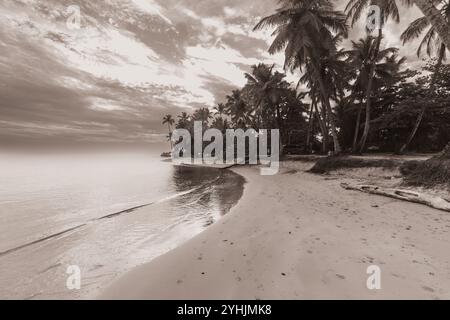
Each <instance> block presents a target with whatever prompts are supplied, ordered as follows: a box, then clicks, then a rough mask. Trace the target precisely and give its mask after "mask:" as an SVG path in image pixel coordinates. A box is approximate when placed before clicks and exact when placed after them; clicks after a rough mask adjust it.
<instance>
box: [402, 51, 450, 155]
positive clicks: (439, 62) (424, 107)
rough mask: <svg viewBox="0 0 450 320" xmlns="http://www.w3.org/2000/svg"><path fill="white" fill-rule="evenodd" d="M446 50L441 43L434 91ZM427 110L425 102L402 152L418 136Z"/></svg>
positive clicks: (432, 83)
mask: <svg viewBox="0 0 450 320" xmlns="http://www.w3.org/2000/svg"><path fill="white" fill-rule="evenodd" d="M445 50H447V48H446V47H445V44H442V45H441V50H440V51H439V58H438V61H437V63H436V69H435V70H434V74H433V77H432V78H431V83H430V90H431V91H432V92H433V91H434V89H435V85H436V80H437V75H438V72H439V69H440V68H441V66H442V61H443V60H444V56H445ZM426 111H427V104H424V105H423V107H422V108H421V110H420V113H419V116H418V117H417V120H416V123H415V124H414V128H413V130H412V131H411V133H410V135H409V137H408V139H407V140H406V143H405V144H404V145H403V146H402V147H401V149H400V151H399V153H400V154H403V153H405V151H406V149H407V148H408V146H409V145H410V144H411V142H412V140H413V139H414V137H415V136H416V133H417V131H418V130H419V127H420V124H421V123H422V120H423V117H424V116H425V112H426Z"/></svg>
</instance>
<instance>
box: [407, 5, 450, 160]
mask: <svg viewBox="0 0 450 320" xmlns="http://www.w3.org/2000/svg"><path fill="white" fill-rule="evenodd" d="M435 2H436V3H439V4H440V6H441V8H440V12H441V14H442V16H443V17H444V19H445V21H447V23H450V2H449V1H448V0H436V1H435ZM427 28H428V31H427V32H426V33H425V36H424V37H423V39H422V41H421V42H420V45H419V47H418V49H417V56H418V57H420V55H421V53H422V50H423V48H424V47H426V53H427V55H428V56H430V57H431V56H433V55H434V54H436V55H437V57H438V58H437V62H436V66H435V71H434V74H433V76H432V77H431V82H430V90H432V91H434V89H435V84H436V79H437V75H438V72H439V69H440V67H441V65H442V62H443V61H444V60H445V59H446V51H447V47H446V45H445V43H444V42H443V41H442V39H441V38H440V37H439V34H438V32H437V28H436V26H435V25H432V24H431V23H430V22H429V20H428V19H427V17H421V18H418V19H416V20H415V21H413V22H412V23H411V24H410V25H409V27H408V28H407V29H406V30H405V32H403V34H402V36H401V39H402V40H403V44H405V43H406V42H409V41H412V40H414V39H416V38H418V37H419V36H420V35H421V34H422V33H423V32H424V31H425V30H426V29H427ZM435 50H436V51H437V52H434V51H435ZM427 106H428V104H424V105H423V107H422V108H421V110H420V112H419V115H418V116H417V119H416V122H415V124H414V127H413V129H412V131H411V133H410V135H409V136H408V138H407V140H406V142H405V144H404V145H403V146H402V147H401V149H400V153H404V152H405V151H406V149H407V148H408V146H409V145H410V143H411V141H412V140H413V139H414V137H415V136H416V133H417V131H418V130H419V127H420V124H421V123H422V120H423V117H424V116H425V112H426V110H427Z"/></svg>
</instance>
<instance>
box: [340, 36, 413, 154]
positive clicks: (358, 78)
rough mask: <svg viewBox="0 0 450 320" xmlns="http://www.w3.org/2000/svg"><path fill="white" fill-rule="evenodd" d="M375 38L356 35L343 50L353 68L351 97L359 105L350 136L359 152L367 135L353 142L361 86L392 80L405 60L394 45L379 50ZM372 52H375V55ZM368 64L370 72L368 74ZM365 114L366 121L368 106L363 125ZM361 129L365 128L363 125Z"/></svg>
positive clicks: (361, 96)
mask: <svg viewBox="0 0 450 320" xmlns="http://www.w3.org/2000/svg"><path fill="white" fill-rule="evenodd" d="M377 41H378V40H377V39H375V38H374V37H372V36H369V35H368V36H367V37H366V38H364V39H360V40H359V41H357V42H355V41H352V49H350V50H347V51H345V54H346V55H347V62H348V65H350V66H351V68H352V69H353V70H354V77H355V81H354V84H353V90H352V95H353V96H354V97H360V98H359V101H360V108H359V109H358V115H357V117H356V124H355V133H354V138H353V146H352V151H353V152H356V151H357V147H358V146H359V148H360V151H361V152H362V151H363V150H364V147H365V143H366V139H367V137H364V136H363V137H362V138H361V141H360V142H359V144H358V143H357V141H358V135H359V128H360V119H361V113H362V103H363V101H364V90H365V88H367V86H368V83H369V82H372V84H371V86H372V87H373V88H374V89H375V91H378V89H379V88H381V87H382V86H383V85H386V84H392V83H394V82H395V80H396V79H397V76H398V73H399V70H400V68H401V66H402V65H403V63H404V62H405V61H406V59H405V58H401V59H398V56H397V52H398V49H397V48H393V47H390V48H385V49H382V50H380V48H377ZM375 52H376V53H377V54H376V55H375ZM372 68H373V76H372V77H370V75H371V72H372ZM366 99H367V97H366ZM371 99H372V96H371ZM366 106H367V104H366ZM367 117H369V121H370V109H369V112H368V109H367V108H366V124H365V125H367ZM369 123H370V122H369ZM365 131H367V130H366V127H365Z"/></svg>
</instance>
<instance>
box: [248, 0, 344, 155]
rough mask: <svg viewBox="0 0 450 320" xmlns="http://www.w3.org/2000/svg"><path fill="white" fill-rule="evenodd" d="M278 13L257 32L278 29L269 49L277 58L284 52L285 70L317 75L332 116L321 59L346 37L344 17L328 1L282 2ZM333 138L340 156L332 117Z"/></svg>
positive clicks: (274, 33)
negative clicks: (305, 70)
mask: <svg viewBox="0 0 450 320" xmlns="http://www.w3.org/2000/svg"><path fill="white" fill-rule="evenodd" d="M280 4H281V7H280V8H279V9H277V11H276V13H274V14H273V15H270V16H268V17H265V18H263V19H262V20H261V21H260V22H259V23H258V24H257V25H256V26H255V28H254V30H259V29H263V28H266V27H276V29H275V31H274V32H273V35H275V36H276V37H275V40H274V41H273V43H272V45H271V46H270V48H269V53H271V54H274V53H277V52H280V51H282V50H284V54H285V63H284V67H285V69H288V68H289V69H290V70H291V71H294V70H296V69H300V70H302V68H303V67H304V66H306V65H308V67H309V68H310V70H311V72H313V73H315V74H316V77H315V79H316V80H317V84H318V86H319V92H320V93H321V98H322V102H323V103H324V104H325V106H326V110H327V112H328V114H330V115H331V114H332V109H331V104H330V96H329V94H328V92H329V90H328V89H327V86H326V84H325V82H324V80H323V79H322V78H321V76H320V74H321V72H320V70H321V68H322V66H321V57H324V56H327V55H330V53H331V52H333V51H334V50H335V47H334V43H333V39H334V36H335V34H336V33H342V34H344V35H346V34H347V24H346V18H345V15H344V14H343V13H341V12H339V11H335V10H334V6H333V4H332V3H331V2H330V1H328V0H280ZM329 120H330V125H331V131H332V135H333V142H334V151H335V153H336V154H339V153H340V152H341V147H340V144H339V139H338V132H337V128H336V124H335V121H334V119H333V117H330V118H329Z"/></svg>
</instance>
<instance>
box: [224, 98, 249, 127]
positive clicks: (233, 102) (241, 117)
mask: <svg viewBox="0 0 450 320" xmlns="http://www.w3.org/2000/svg"><path fill="white" fill-rule="evenodd" d="M226 99H227V102H226V104H225V105H226V107H227V114H228V115H229V116H230V117H231V121H232V123H233V125H234V127H236V128H242V129H244V128H246V126H247V124H248V123H250V121H251V110H250V109H249V107H248V105H247V103H246V102H245V100H244V97H243V93H242V92H241V90H233V92H232V93H231V95H228V96H227V97H226Z"/></svg>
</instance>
